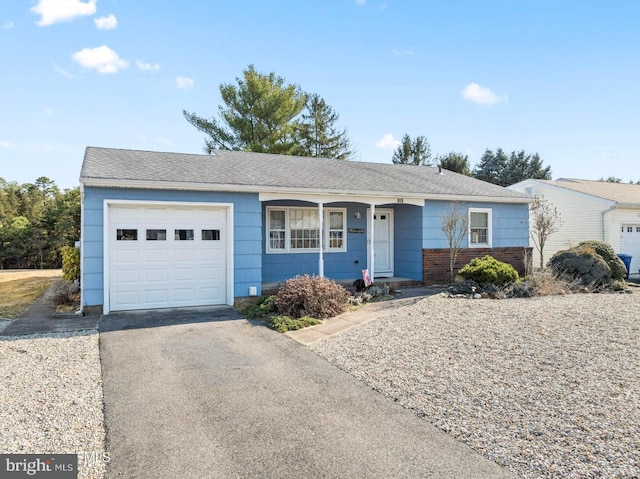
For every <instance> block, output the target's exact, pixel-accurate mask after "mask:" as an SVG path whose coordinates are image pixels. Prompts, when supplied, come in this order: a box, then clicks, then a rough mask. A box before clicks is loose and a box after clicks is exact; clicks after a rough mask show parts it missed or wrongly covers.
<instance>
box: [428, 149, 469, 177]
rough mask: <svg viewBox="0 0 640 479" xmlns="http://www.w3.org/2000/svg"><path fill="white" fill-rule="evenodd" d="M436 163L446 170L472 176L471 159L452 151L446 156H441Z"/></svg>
mask: <svg viewBox="0 0 640 479" xmlns="http://www.w3.org/2000/svg"><path fill="white" fill-rule="evenodd" d="M436 163H437V164H438V166H440V167H441V168H444V169H445V170H449V171H455V172H456V173H460V174H463V175H466V176H471V167H470V166H469V157H468V156H467V155H463V154H462V153H455V152H453V151H452V152H450V153H447V154H446V155H441V156H439V157H438V158H437V159H436Z"/></svg>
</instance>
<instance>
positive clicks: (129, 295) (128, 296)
mask: <svg viewBox="0 0 640 479" xmlns="http://www.w3.org/2000/svg"><path fill="white" fill-rule="evenodd" d="M115 300H116V303H117V304H118V305H120V306H122V309H127V307H131V308H133V307H135V306H136V305H138V304H139V303H140V295H139V294H138V292H137V291H116V292H115Z"/></svg>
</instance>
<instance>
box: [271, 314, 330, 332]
mask: <svg viewBox="0 0 640 479" xmlns="http://www.w3.org/2000/svg"><path fill="white" fill-rule="evenodd" d="M267 324H268V325H269V327H271V328H272V329H275V330H276V331H278V332H279V333H286V332H287V331H296V330H298V329H302V328H306V327H307V326H315V325H316V324H320V321H318V320H317V319H314V318H310V317H308V316H304V317H302V318H292V317H290V316H285V315H282V316H269V318H267Z"/></svg>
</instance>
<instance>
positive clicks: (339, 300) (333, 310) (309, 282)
mask: <svg viewBox="0 0 640 479" xmlns="http://www.w3.org/2000/svg"><path fill="white" fill-rule="evenodd" d="M348 300H349V292H348V291H347V290H346V289H344V288H343V287H342V286H340V285H339V284H338V283H336V282H335V281H333V280H330V279H328V278H324V277H321V276H309V275H304V276H296V277H295V278H292V279H289V280H287V281H286V282H285V283H284V286H282V287H281V288H280V289H279V290H278V293H277V295H276V300H275V303H274V305H275V309H276V311H278V312H279V313H280V314H284V315H286V316H291V317H292V318H302V317H305V316H311V317H313V318H318V319H324V318H330V317H332V316H336V315H338V314H340V313H343V312H344V311H345V310H346V309H347V305H348Z"/></svg>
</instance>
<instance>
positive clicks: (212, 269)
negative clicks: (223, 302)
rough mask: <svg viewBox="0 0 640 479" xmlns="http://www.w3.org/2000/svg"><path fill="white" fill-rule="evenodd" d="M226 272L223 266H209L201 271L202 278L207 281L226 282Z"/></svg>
mask: <svg viewBox="0 0 640 479" xmlns="http://www.w3.org/2000/svg"><path fill="white" fill-rule="evenodd" d="M225 273H226V271H224V268H223V267H221V266H209V267H202V268H201V269H200V277H201V278H202V279H205V280H207V279H208V280H219V281H224V275H225Z"/></svg>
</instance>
